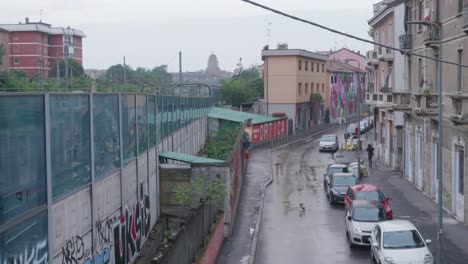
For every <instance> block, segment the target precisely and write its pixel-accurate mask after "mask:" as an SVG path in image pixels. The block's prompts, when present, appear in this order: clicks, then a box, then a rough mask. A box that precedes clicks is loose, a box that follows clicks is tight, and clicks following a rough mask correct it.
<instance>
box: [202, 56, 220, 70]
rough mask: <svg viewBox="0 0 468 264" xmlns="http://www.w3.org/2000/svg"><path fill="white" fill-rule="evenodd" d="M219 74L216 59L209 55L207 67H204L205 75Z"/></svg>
mask: <svg viewBox="0 0 468 264" xmlns="http://www.w3.org/2000/svg"><path fill="white" fill-rule="evenodd" d="M220 72H221V69H220V68H219V63H218V57H216V55H214V53H211V55H210V57H208V67H206V73H207V74H218V73H220Z"/></svg>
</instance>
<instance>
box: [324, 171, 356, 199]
mask: <svg viewBox="0 0 468 264" xmlns="http://www.w3.org/2000/svg"><path fill="white" fill-rule="evenodd" d="M357 184H359V181H358V179H356V177H354V176H353V174H351V173H335V174H333V175H332V176H331V177H330V183H329V184H328V186H327V197H328V201H329V202H330V204H332V205H333V204H336V203H344V196H345V194H346V192H347V191H348V188H349V187H351V186H354V185H357Z"/></svg>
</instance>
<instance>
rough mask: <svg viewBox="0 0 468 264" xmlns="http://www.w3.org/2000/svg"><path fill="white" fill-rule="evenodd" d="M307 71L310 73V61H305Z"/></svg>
mask: <svg viewBox="0 0 468 264" xmlns="http://www.w3.org/2000/svg"><path fill="white" fill-rule="evenodd" d="M304 63H305V71H308V70H309V62H308V61H305V62H304Z"/></svg>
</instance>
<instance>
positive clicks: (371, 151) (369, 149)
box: [366, 144, 374, 168]
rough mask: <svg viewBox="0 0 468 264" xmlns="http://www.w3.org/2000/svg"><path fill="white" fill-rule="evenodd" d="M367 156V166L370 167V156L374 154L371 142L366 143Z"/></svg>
mask: <svg viewBox="0 0 468 264" xmlns="http://www.w3.org/2000/svg"><path fill="white" fill-rule="evenodd" d="M366 151H367V157H368V158H369V167H370V168H372V157H373V156H374V148H373V147H372V145H371V144H369V145H367V149H366Z"/></svg>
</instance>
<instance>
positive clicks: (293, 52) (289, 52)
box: [262, 49, 328, 61]
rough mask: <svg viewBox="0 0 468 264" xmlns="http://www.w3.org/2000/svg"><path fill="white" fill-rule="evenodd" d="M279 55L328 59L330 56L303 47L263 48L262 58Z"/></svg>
mask: <svg viewBox="0 0 468 264" xmlns="http://www.w3.org/2000/svg"><path fill="white" fill-rule="evenodd" d="M277 56H299V57H305V58H310V59H316V60H322V61H328V56H326V55H322V54H318V53H315V52H311V51H308V50H303V49H269V50H262V58H263V57H277Z"/></svg>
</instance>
